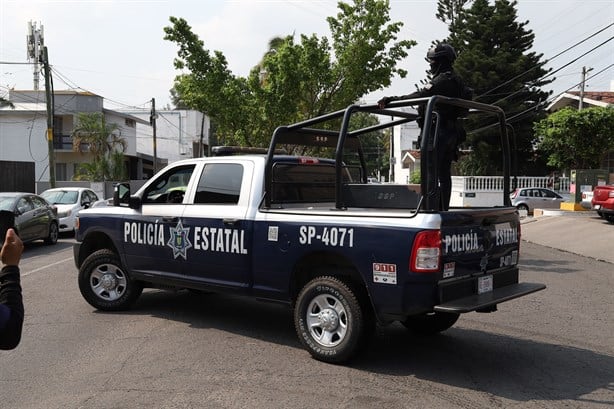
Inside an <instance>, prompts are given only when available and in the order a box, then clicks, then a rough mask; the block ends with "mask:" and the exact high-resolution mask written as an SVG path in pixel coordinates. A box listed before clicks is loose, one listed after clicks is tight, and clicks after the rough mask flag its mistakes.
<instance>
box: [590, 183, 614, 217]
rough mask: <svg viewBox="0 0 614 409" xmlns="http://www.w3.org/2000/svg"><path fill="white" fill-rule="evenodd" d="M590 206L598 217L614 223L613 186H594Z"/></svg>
mask: <svg viewBox="0 0 614 409" xmlns="http://www.w3.org/2000/svg"><path fill="white" fill-rule="evenodd" d="M591 204H592V205H593V209H595V210H596V211H597V214H598V215H599V216H601V217H603V218H605V219H606V220H607V221H609V222H610V223H614V185H604V186H595V190H593V199H592V200H591Z"/></svg>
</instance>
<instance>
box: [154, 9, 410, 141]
mask: <svg viewBox="0 0 614 409" xmlns="http://www.w3.org/2000/svg"><path fill="white" fill-rule="evenodd" d="M338 7H339V13H338V14H337V15H336V16H335V17H329V18H328V19H327V21H328V23H329V26H330V30H331V34H332V39H331V40H330V41H329V39H328V38H326V37H322V38H320V37H318V36H316V35H315V34H313V35H310V36H307V35H300V36H299V37H298V39H295V36H294V35H288V36H285V37H276V38H274V39H273V40H271V42H270V44H269V48H268V50H267V52H266V53H265V54H264V55H263V57H262V59H261V61H260V62H258V63H257V64H256V65H255V66H254V68H253V69H252V70H251V72H250V74H249V76H248V77H247V78H241V77H236V76H234V75H233V74H232V73H231V72H230V70H229V69H228V65H227V61H226V58H225V57H224V55H223V54H222V52H220V51H215V52H213V53H212V52H210V51H209V50H207V49H205V47H204V42H203V41H202V40H200V39H199V38H198V36H197V35H195V34H194V33H193V32H192V29H191V27H190V26H189V25H188V23H187V22H186V21H185V20H184V19H181V18H176V17H171V18H170V21H171V23H172V25H171V26H169V27H165V28H164V32H165V37H164V38H165V39H166V40H169V41H172V42H174V43H176V44H177V45H178V46H179V51H178V57H177V58H176V59H175V67H176V68H178V69H187V70H188V73H187V74H183V75H180V76H178V77H176V79H175V84H174V90H175V91H174V92H175V94H176V96H177V100H178V101H179V100H180V101H182V102H183V103H185V104H186V105H187V106H189V107H191V108H193V109H196V110H199V111H201V112H205V113H207V115H209V117H210V118H211V119H212V122H214V123H215V124H216V126H217V139H218V140H219V141H220V142H221V143H226V144H228V143H237V144H240V145H246V146H267V145H268V142H269V140H270V137H271V135H272V133H273V131H274V129H275V128H276V127H278V126H280V125H285V124H289V123H293V122H296V121H300V120H302V119H305V118H308V117H313V116H317V115H320V114H322V113H325V112H329V111H334V110H338V109H342V108H345V107H347V106H348V105H349V104H352V103H354V102H355V101H358V100H359V99H360V98H361V97H362V96H363V95H365V94H367V93H369V92H371V91H374V90H376V89H379V88H382V87H386V86H388V85H390V79H391V77H392V76H393V75H399V76H401V77H404V76H405V75H406V72H405V71H403V70H401V69H399V68H397V67H396V64H397V62H398V61H399V60H401V59H402V58H404V57H405V56H407V51H408V50H409V49H410V48H411V47H412V46H413V45H415V42H414V41H410V40H403V41H396V40H397V34H398V32H399V31H400V28H401V26H402V23H401V22H396V23H390V22H389V20H390V17H389V9H390V6H389V2H388V1H384V0H353V2H352V3H351V4H350V3H344V2H339V3H338Z"/></svg>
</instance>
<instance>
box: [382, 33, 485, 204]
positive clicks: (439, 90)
mask: <svg viewBox="0 0 614 409" xmlns="http://www.w3.org/2000/svg"><path fill="white" fill-rule="evenodd" d="M426 60H427V61H428V63H429V65H430V67H431V69H430V71H431V74H432V79H431V81H430V82H429V83H428V84H427V85H425V86H424V88H422V89H420V90H418V91H416V92H413V93H411V94H408V95H402V96H394V97H384V98H382V99H381V100H379V101H378V105H379V107H380V108H384V107H386V105H388V104H389V103H390V102H392V101H399V100H403V99H413V98H424V97H431V96H433V95H442V96H444V97H451V98H463V99H471V98H472V94H473V91H472V90H471V89H470V88H468V87H467V86H466V85H465V83H464V82H463V80H462V79H461V78H460V77H459V76H458V74H456V72H455V71H454V68H453V67H452V65H453V64H454V61H455V60H456V51H455V50H454V48H453V47H452V46H451V45H449V44H446V43H439V44H437V45H436V46H435V47H432V48H431V49H430V50H429V51H428V52H427V54H426ZM424 111H425V106H424V105H421V106H419V107H418V114H419V117H418V120H417V122H418V125H419V126H420V128H422V127H423V125H424ZM435 112H437V113H438V117H439V122H440V123H439V130H440V133H439V137H438V142H437V143H438V145H437V173H438V179H439V190H440V192H441V193H440V198H441V207H442V208H443V209H444V210H448V208H449V207H450V195H451V192H452V172H451V167H452V161H453V160H456V159H458V157H457V151H458V145H459V144H460V143H461V142H463V141H464V140H465V136H466V133H465V130H464V128H463V126H462V124H461V123H460V121H459V120H458V118H459V117H460V116H463V115H465V114H466V112H467V110H465V109H462V108H459V107H455V106H452V105H440V106H438V107H436V108H435ZM433 125H435V124H433ZM435 128H436V127H435V126H432V127H431V129H432V130H433V131H434V130H435Z"/></svg>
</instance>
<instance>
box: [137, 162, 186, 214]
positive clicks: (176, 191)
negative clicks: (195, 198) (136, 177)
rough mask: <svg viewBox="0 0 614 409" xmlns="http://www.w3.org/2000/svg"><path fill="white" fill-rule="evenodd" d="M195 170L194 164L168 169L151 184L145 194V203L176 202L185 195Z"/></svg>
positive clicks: (181, 200) (179, 201)
mask: <svg viewBox="0 0 614 409" xmlns="http://www.w3.org/2000/svg"><path fill="white" fill-rule="evenodd" d="M193 172H194V165H188V166H179V167H176V168H173V169H170V170H168V171H167V172H165V173H164V174H162V175H161V176H160V177H158V179H157V180H156V181H155V182H154V183H153V184H152V185H150V186H149V187H148V188H147V190H146V191H145V194H144V195H143V203H156V204H163V203H169V204H176V203H181V202H183V197H184V195H185V192H186V190H187V187H188V183H189V182H190V178H191V177H192V173H193Z"/></svg>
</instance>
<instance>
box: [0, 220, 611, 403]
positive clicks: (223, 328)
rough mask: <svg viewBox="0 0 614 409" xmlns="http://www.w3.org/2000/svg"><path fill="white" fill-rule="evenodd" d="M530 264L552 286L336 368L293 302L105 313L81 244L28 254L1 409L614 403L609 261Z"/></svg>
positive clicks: (549, 253) (179, 295) (162, 300)
mask: <svg viewBox="0 0 614 409" xmlns="http://www.w3.org/2000/svg"><path fill="white" fill-rule="evenodd" d="M536 226H537V224H536ZM611 227H614V226H611ZM527 230H528V229H524V227H523V234H525V236H529V235H530V234H529V232H528V231H527ZM527 239H528V238H527ZM50 250H52V252H51V253H50ZM521 267H522V275H521V279H522V280H523V281H535V282H543V283H545V284H547V286H548V288H547V289H546V290H545V291H541V292H538V293H535V294H532V295H530V296H527V297H524V298H521V299H517V300H513V301H510V302H507V303H504V304H502V305H500V306H499V311H498V312H496V313H493V314H478V313H470V314H466V315H464V316H462V317H461V319H460V320H459V322H458V323H457V325H455V326H454V327H453V328H452V329H450V330H448V331H446V332H445V333H444V334H441V335H439V336H435V337H429V338H417V337H413V336H410V335H409V334H408V333H407V332H406V331H405V330H404V328H403V327H401V326H400V325H393V326H389V327H384V328H379V329H378V332H377V334H376V335H375V336H374V338H373V340H372V342H371V343H370V345H369V348H368V350H367V351H365V353H364V354H363V355H361V356H360V357H359V358H358V359H356V360H355V361H354V362H352V363H351V364H350V365H347V366H335V365H329V364H324V363H321V362H318V361H315V360H313V359H311V358H310V356H309V355H308V353H307V352H306V351H304V350H303V349H302V348H301V347H300V345H299V342H298V340H297V337H296V335H295V333H294V329H293V325H292V316H291V312H290V311H289V310H288V309H286V308H285V307H283V306H280V305H274V304H266V303H261V302H257V301H253V300H245V299H240V298H234V297H229V296H223V295H216V294H200V295H197V294H191V293H188V292H185V291H182V292H162V291H157V290H147V291H146V292H145V293H144V294H143V296H142V297H141V298H140V299H139V301H138V302H137V304H136V306H135V308H134V309H133V310H131V311H129V312H125V313H100V312H97V311H95V310H93V309H92V308H91V307H90V306H89V305H88V304H87V303H85V301H83V300H82V298H81V296H80V294H79V291H78V289H77V285H76V270H75V267H74V265H73V261H72V250H71V248H70V240H67V239H62V240H61V242H60V243H59V244H58V245H57V246H54V247H46V246H44V245H42V244H41V245H33V246H28V248H27V250H26V252H25V254H24V259H23V262H22V270H23V280H22V284H23V287H24V296H25V303H26V309H27V310H26V323H25V328H24V334H23V340H22V343H21V345H20V346H19V347H18V348H17V349H16V350H14V351H6V352H4V351H3V352H0V407H2V408H15V409H17V408H150V409H151V408H352V409H354V408H376V407H378V408H561V407H565V408H611V407H612V406H613V405H614V344H613V343H612V335H614V321H613V320H612V317H613V316H614V302H613V301H614V299H613V297H614V296H613V292H612V285H613V282H614V279H613V277H614V273H613V270H614V269H613V268H612V267H613V266H612V264H609V263H607V262H603V261H598V260H595V259H592V258H589V257H583V256H578V255H576V254H573V253H571V252H567V251H561V250H558V249H555V248H551V247H548V246H544V245H539V244H535V243H530V242H527V241H523V243H522V245H521Z"/></svg>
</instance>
